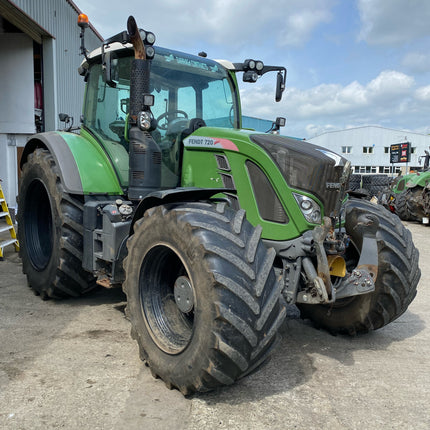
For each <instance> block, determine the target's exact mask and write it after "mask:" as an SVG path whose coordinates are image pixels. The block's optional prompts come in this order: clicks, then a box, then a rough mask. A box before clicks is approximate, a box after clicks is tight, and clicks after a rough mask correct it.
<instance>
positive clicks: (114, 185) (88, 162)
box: [20, 131, 124, 195]
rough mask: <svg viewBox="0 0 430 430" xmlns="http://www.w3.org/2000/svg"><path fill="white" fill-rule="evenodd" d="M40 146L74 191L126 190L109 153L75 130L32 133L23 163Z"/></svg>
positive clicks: (78, 192)
mask: <svg viewBox="0 0 430 430" xmlns="http://www.w3.org/2000/svg"><path fill="white" fill-rule="evenodd" d="M36 148H46V149H47V150H48V151H49V152H50V153H51V154H52V156H53V157H54V159H55V162H56V164H57V166H58V167H59V170H60V175H61V179H62V184H63V186H64V188H65V191H66V192H67V193H70V194H112V195H122V194H124V192H123V190H122V188H121V186H120V184H119V181H118V177H117V175H116V173H115V171H114V169H113V167H112V163H111V161H110V160H109V158H108V156H107V155H106V153H105V152H104V151H103V149H102V148H101V147H100V146H99V145H94V144H93V143H91V142H89V141H88V140H86V139H84V138H83V137H82V136H79V135H78V134H75V133H67V132H57V131H50V132H46V133H39V134H36V135H34V136H32V137H31V139H30V140H29V141H28V142H27V145H26V146H25V149H24V152H23V155H22V158H21V163H20V167H21V168H22V166H23V165H24V164H25V163H26V161H27V158H28V156H29V155H30V154H31V153H32V152H33V151H34V150H35V149H36Z"/></svg>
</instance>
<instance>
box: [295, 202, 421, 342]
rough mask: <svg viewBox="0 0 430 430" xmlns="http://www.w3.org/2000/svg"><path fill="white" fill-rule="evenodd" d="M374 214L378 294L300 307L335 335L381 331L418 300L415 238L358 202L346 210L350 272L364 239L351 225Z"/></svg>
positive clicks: (387, 216) (381, 211) (378, 209)
mask: <svg viewBox="0 0 430 430" xmlns="http://www.w3.org/2000/svg"><path fill="white" fill-rule="evenodd" d="M361 213H364V214H372V215H374V216H376V217H377V218H378V219H379V228H378V230H377V233H376V240H377V244H378V275H377V278H376V282H375V291H373V292H371V293H368V294H363V295H359V296H353V297H347V298H345V299H341V300H339V301H337V302H335V303H334V304H333V305H313V306H312V305H299V308H300V310H301V313H302V317H303V318H309V319H311V320H312V321H314V322H315V323H316V325H317V326H320V327H323V328H326V329H327V330H329V331H330V332H333V333H349V334H352V335H355V334H357V333H366V332H368V331H370V330H376V329H379V328H381V327H383V326H385V325H387V324H388V323H390V322H391V321H393V320H395V319H397V318H398V317H399V316H400V315H402V314H403V313H404V312H405V311H406V309H407V308H408V306H409V304H410V303H411V302H412V300H413V299H414V297H415V295H416V290H417V284H418V281H419V279H420V276H421V271H420V269H419V267H418V257H419V254H418V250H417V249H416V248H415V246H414V244H413V242H412V235H411V233H410V231H409V230H407V229H406V228H405V227H404V226H403V224H402V223H401V221H400V220H399V218H398V217H397V216H396V215H394V214H392V213H390V212H389V211H387V210H386V209H384V208H383V207H382V206H379V205H374V204H372V203H370V202H367V201H364V200H358V199H351V200H349V201H348V203H347V204H346V223H345V227H346V230H347V233H348V234H349V235H350V238H351V241H352V243H351V244H350V246H349V247H348V249H349V251H347V258H346V260H347V266H348V265H350V264H351V263H353V264H352V268H354V267H355V266H356V263H357V262H358V259H359V251H358V250H360V249H361V245H362V241H363V237H362V233H361V229H357V228H355V225H354V224H353V222H352V220H354V219H357V215H358V214H361Z"/></svg>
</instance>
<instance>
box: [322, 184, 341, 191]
mask: <svg viewBox="0 0 430 430" xmlns="http://www.w3.org/2000/svg"><path fill="white" fill-rule="evenodd" d="M325 187H326V189H327V190H340V183H339V182H326V183H325Z"/></svg>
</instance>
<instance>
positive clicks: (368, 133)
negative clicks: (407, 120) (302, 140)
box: [307, 125, 430, 174]
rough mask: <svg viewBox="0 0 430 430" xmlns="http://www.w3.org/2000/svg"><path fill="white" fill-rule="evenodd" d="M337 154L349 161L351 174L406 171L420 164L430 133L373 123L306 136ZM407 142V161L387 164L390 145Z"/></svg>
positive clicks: (428, 145)
mask: <svg viewBox="0 0 430 430" xmlns="http://www.w3.org/2000/svg"><path fill="white" fill-rule="evenodd" d="M307 141H308V142H310V143H313V144H315V145H319V146H323V147H325V148H327V149H330V150H331V151H333V152H336V153H338V154H341V155H342V156H344V157H345V158H347V159H348V160H349V161H351V165H352V167H353V172H354V173H360V174H375V173H387V174H389V173H394V174H397V173H399V172H401V173H406V172H408V171H410V170H419V169H420V168H422V167H423V164H424V161H423V158H424V156H425V152H424V151H428V150H429V147H430V136H429V135H425V134H420V133H414V132H411V131H405V130H393V129H390V128H385V127H380V126H377V125H368V126H363V127H355V128H348V129H345V130H337V131H329V132H326V133H322V134H320V135H318V136H315V137H313V138H311V139H307ZM407 142H409V143H410V145H409V146H410V161H409V162H408V163H405V162H403V163H395V164H391V163H390V148H391V146H392V145H395V144H402V143H407Z"/></svg>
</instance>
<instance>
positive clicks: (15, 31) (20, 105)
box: [0, 0, 102, 209]
mask: <svg viewBox="0 0 430 430" xmlns="http://www.w3.org/2000/svg"><path fill="white" fill-rule="evenodd" d="M80 13H81V11H80V10H79V9H78V7H77V6H76V5H75V4H74V3H73V1H71V0H40V1H39V0H38V1H35V0H0V58H1V62H0V82H2V90H1V92H0V179H1V180H2V184H1V185H2V188H3V191H4V193H5V196H6V201H7V203H8V206H9V208H10V209H11V208H12V209H13V208H15V206H16V196H17V194H18V175H19V169H18V163H19V159H20V155H21V153H22V150H23V147H24V145H25V143H26V142H27V140H28V138H29V137H30V136H31V135H32V134H34V133H35V132H40V131H51V130H57V129H59V128H61V127H64V124H61V123H60V121H59V118H58V114H60V113H66V114H68V115H69V116H71V117H73V118H74V124H75V125H77V126H79V124H80V115H81V111H82V103H83V95H84V82H83V79H82V77H81V76H79V74H78V72H77V69H78V67H79V64H80V63H81V61H82V57H81V56H80V55H79V53H80V49H79V48H80V37H79V33H80V30H79V27H78V26H77V20H78V15H79V14H80ZM101 40H102V37H101V36H100V35H99V34H98V32H97V31H96V30H95V28H94V27H92V26H91V25H90V28H89V29H88V31H87V32H86V35H85V43H86V47H87V48H88V49H89V50H92V49H94V48H96V47H98V46H100V43H101Z"/></svg>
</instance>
